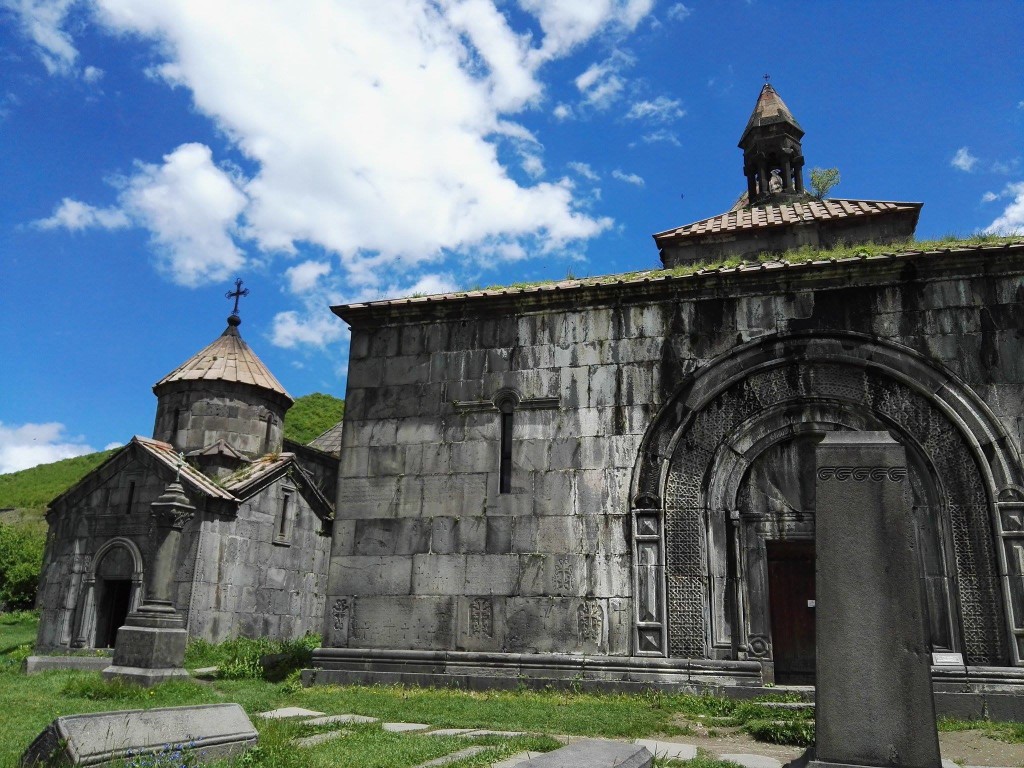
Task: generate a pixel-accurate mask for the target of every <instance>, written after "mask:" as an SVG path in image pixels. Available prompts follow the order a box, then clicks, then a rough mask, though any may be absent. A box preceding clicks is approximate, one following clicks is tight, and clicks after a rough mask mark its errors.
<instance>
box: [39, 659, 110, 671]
mask: <svg viewBox="0 0 1024 768" xmlns="http://www.w3.org/2000/svg"><path fill="white" fill-rule="evenodd" d="M109 666H110V657H109V656H29V657H28V658H27V659H25V665H24V670H25V674H26V675H38V674H39V673H40V672H48V671H50V670H51V669H83V670H88V671H90V672H102V671H103V670H104V669H106V668H107V667H109Z"/></svg>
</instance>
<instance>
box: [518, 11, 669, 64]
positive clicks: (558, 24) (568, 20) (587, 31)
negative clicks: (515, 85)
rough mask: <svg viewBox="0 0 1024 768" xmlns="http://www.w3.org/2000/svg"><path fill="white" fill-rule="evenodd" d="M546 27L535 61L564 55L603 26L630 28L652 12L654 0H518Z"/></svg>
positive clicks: (535, 53)
mask: <svg viewBox="0 0 1024 768" xmlns="http://www.w3.org/2000/svg"><path fill="white" fill-rule="evenodd" d="M519 5H520V6H521V7H522V8H523V9H524V10H526V11H527V12H529V13H532V14H533V15H535V16H536V17H537V20H538V21H539V22H540V26H541V29H542V30H543V31H544V41H543V43H542V44H541V47H540V48H539V49H537V50H534V51H532V52H531V59H532V60H533V61H534V62H541V61H548V60H550V59H554V58H558V57H560V56H563V55H565V54H566V53H568V52H569V51H571V50H572V49H573V48H575V47H576V46H577V45H579V44H580V43H583V42H585V41H587V40H589V39H590V38H592V37H593V36H594V35H596V34H597V33H599V32H601V31H602V30H604V29H614V30H617V31H619V32H631V31H633V30H634V29H635V28H636V25H637V24H639V23H640V21H641V20H642V19H643V18H644V17H645V16H647V14H649V13H650V12H651V9H652V8H653V7H654V0H519Z"/></svg>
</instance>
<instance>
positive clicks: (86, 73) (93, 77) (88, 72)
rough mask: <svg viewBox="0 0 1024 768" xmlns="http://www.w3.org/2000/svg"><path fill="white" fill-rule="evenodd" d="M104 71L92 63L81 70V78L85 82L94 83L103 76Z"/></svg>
mask: <svg viewBox="0 0 1024 768" xmlns="http://www.w3.org/2000/svg"><path fill="white" fill-rule="evenodd" d="M103 75H104V72H103V70H102V69H100V68H99V67H94V66H92V65H90V66H88V67H86V68H85V69H83V70H82V79H83V80H85V82H87V83H96V82H99V80H100V79H101V78H102V77H103Z"/></svg>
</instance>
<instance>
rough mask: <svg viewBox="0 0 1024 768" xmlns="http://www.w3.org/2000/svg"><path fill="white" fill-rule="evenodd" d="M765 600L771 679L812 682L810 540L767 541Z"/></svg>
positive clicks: (812, 640)
mask: <svg viewBox="0 0 1024 768" xmlns="http://www.w3.org/2000/svg"><path fill="white" fill-rule="evenodd" d="M766 545H767V549H768V552H767V554H768V593H769V595H768V599H769V602H770V609H771V622H772V655H773V657H774V660H775V680H776V682H779V683H784V684H785V683H788V684H794V685H795V684H804V685H806V684H812V683H813V682H814V542H813V541H769V542H766Z"/></svg>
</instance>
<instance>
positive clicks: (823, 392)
mask: <svg viewBox="0 0 1024 768" xmlns="http://www.w3.org/2000/svg"><path fill="white" fill-rule="evenodd" d="M835 429H858V430H859V429H884V430H886V431H889V432H890V433H891V434H892V435H893V436H894V437H895V438H896V439H897V440H899V441H900V442H901V443H903V444H904V445H905V446H906V447H907V449H908V454H909V455H910V456H911V464H912V466H913V469H912V483H913V487H914V493H915V505H914V514H915V519H916V520H917V521H918V534H919V542H920V545H921V546H920V550H921V558H922V559H921V564H920V566H921V567H920V572H921V580H920V585H919V586H920V588H921V589H923V590H924V591H925V594H926V595H927V596H928V605H929V632H930V634H931V637H932V642H933V644H934V646H935V647H936V649H943V650H958V651H961V652H963V653H964V656H965V658H966V659H967V661H968V663H970V664H996V665H998V664H1006V663H1016V664H1019V663H1020V658H1021V648H1020V645H1021V638H1022V636H1024V625H1022V620H1021V617H1020V616H1017V615H1016V614H1013V615H1011V614H1012V609H1013V607H1014V606H1016V605H1021V604H1024V601H1022V599H1021V598H1022V595H1024V590H1022V586H1024V585H1022V578H1021V575H1020V569H1014V568H1012V567H1011V568H1008V567H1007V562H1008V555H1009V556H1010V558H1012V557H1014V556H1015V555H1016V553H1017V552H1018V551H1020V549H1021V544H1020V539H1019V538H1017V537H1015V536H1014V535H1013V531H1012V530H1008V529H1009V528H1010V527H1011V523H1012V519H1013V515H1016V516H1017V517H1019V516H1020V506H1021V505H1020V499H1021V498H1022V496H1021V482H1020V467H1019V459H1018V457H1017V454H1016V451H1015V449H1014V448H1013V446H1012V444H1010V443H1009V441H1008V440H1007V439H1006V437H1005V435H1004V434H1002V431H1001V427H1000V426H999V424H998V422H997V421H996V420H995V419H994V418H993V417H992V416H991V414H990V413H989V411H988V409H987V407H986V406H985V405H984V403H983V402H982V401H981V400H980V399H979V398H977V396H976V395H974V393H973V392H971V391H970V389H969V388H967V387H966V386H965V385H964V384H963V383H962V382H959V381H957V380H956V379H955V378H954V377H952V376H951V375H950V374H948V373H947V372H944V371H941V370H939V369H937V368H935V367H934V366H932V365H931V364H930V363H929V362H927V361H925V360H924V359H923V358H921V357H920V356H919V355H917V354H916V353H914V352H913V351H912V350H909V349H906V348H903V347H899V346H897V345H894V344H890V343H886V342H880V341H878V340H876V339H870V338H867V337H861V336H855V335H852V334H842V335H835V336H829V337H821V336H816V337H815V336H793V337H788V338H775V339H769V340H766V341H760V342H757V343H753V344H749V345H746V346H744V347H741V348H739V349H737V350H736V351H735V352H733V353H732V354H730V355H727V356H725V357H723V358H722V359H721V360H719V361H718V362H716V363H714V364H712V365H711V366H709V367H707V368H705V369H702V370H701V371H699V372H698V373H697V374H695V375H694V376H692V377H690V379H689V380H688V381H686V382H684V383H683V385H682V386H681V387H680V389H679V390H678V392H677V393H676V395H675V396H674V397H673V398H672V400H671V401H670V402H668V403H667V404H666V405H665V406H664V407H663V409H662V410H661V412H660V413H659V416H658V418H657V419H656V420H655V422H654V424H653V425H652V427H651V429H650V430H649V432H648V435H647V436H646V437H645V440H644V444H643V447H642V449H641V455H640V457H639V460H638V464H637V468H636V472H635V474H634V496H633V500H634V505H633V506H634V509H633V518H634V541H635V553H634V555H635V558H636V560H635V562H636V563H637V565H638V568H637V569H636V572H637V576H636V582H635V588H636V591H635V595H636V596H637V597H636V605H637V614H636V621H637V623H636V652H637V653H638V654H639V655H662V656H673V657H688V658H720V659H727V658H733V659H738V658H739V659H742V658H752V659H759V660H761V661H762V662H763V663H764V665H765V666H766V668H767V669H771V667H772V665H773V664H774V662H775V653H774V647H775V645H777V640H778V639H779V638H781V635H780V634H779V633H780V631H784V632H799V631H800V630H799V627H792V626H790V627H785V628H784V627H776V628H775V634H776V635H779V637H777V638H774V639H773V627H772V601H771V595H772V588H773V584H772V575H771V573H772V563H773V562H784V561H786V560H787V559H789V560H792V559H793V557H794V556H795V555H794V552H798V550H799V542H801V541H803V542H805V543H809V542H811V541H813V519H814V509H813V498H808V492H809V489H811V488H813V476H812V475H810V474H809V473H808V467H813V461H811V462H810V463H809V462H808V456H812V451H813V444H814V442H815V441H816V439H817V436H820V435H821V434H824V433H825V432H827V431H831V430H835ZM811 495H813V494H811ZM1008 533H1009V534H1010V535H1007V534H1008ZM806 546H807V544H805V547H806ZM773 555H774V556H773ZM804 557H805V558H806V550H805V554H804ZM797 559H799V558H797ZM1010 562H1011V563H1012V562H1013V561H1012V560H1010ZM783 570H785V567H783ZM779 578H782V577H781V576H780V577H779ZM811 599H813V598H811ZM804 605H805V608H806V599H805V600H804ZM777 608H778V606H777V605H776V609H777ZM778 621H779V617H778V616H776V622H778ZM788 639H792V638H788Z"/></svg>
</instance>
